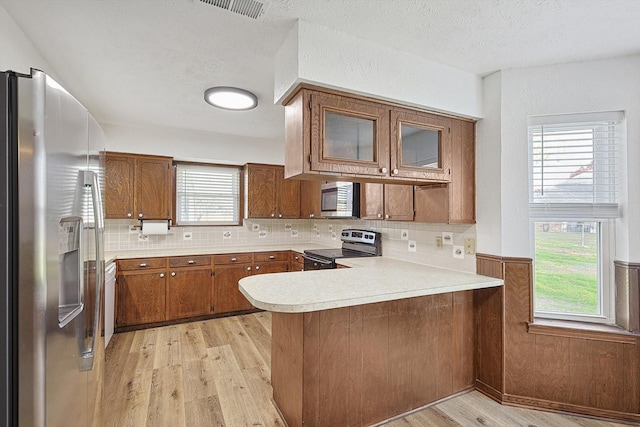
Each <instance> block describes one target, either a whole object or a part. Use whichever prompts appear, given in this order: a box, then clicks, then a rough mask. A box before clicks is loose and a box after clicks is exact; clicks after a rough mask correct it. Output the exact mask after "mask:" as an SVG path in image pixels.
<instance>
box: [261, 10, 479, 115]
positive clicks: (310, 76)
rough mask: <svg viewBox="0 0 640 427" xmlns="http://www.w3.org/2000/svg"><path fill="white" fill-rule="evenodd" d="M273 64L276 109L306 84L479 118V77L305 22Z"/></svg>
mask: <svg viewBox="0 0 640 427" xmlns="http://www.w3.org/2000/svg"><path fill="white" fill-rule="evenodd" d="M328 46H330V48H328ZM276 64H278V66H277V67H276V70H275V84H274V91H275V93H274V98H275V101H276V103H277V102H280V101H281V100H282V98H284V97H285V96H286V95H287V93H288V92H290V90H291V89H292V85H295V84H297V83H298V82H310V83H315V84H318V85H321V86H325V87H331V88H336V89H344V90H348V91H350V92H355V93H361V94H364V95H369V96H374V97H377V98H382V99H387V100H391V101H397V102H401V103H403V104H407V105H414V106H418V107H426V108H429V109H432V110H435V111H442V112H449V113H453V114H457V115H462V116H467V117H476V118H477V117H482V79H481V78H480V77H479V76H477V75H475V74H472V73H469V72H466V71H462V70H459V69H457V68H453V67H449V66H447V65H443V64H440V63H437V62H434V61H431V60H429V59H426V58H423V57H420V56H416V55H413V54H411V53H407V52H402V51H399V50H396V49H392V48H390V47H387V46H383V45H381V44H378V43H374V42H371V41H369V40H365V39H361V38H358V37H355V36H352V35H350V34H346V33H343V32H340V31H337V30H334V29H331V28H327V27H323V26H320V25H315V24H311V23H308V22H305V21H298V23H297V25H296V26H295V27H294V28H293V29H292V30H291V32H290V33H289V35H288V36H287V39H286V40H285V42H284V43H283V45H282V47H281V48H280V50H279V51H278V55H277V57H276ZM296 77H297V78H296Z"/></svg>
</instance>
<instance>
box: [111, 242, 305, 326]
mask: <svg viewBox="0 0 640 427" xmlns="http://www.w3.org/2000/svg"><path fill="white" fill-rule="evenodd" d="M292 254H293V252H291V251H273V252H256V253H250V252H249V253H236V254H220V255H213V256H211V255H197V256H183V257H171V258H133V259H126V260H118V261H117V262H116V268H117V271H118V273H117V278H118V279H117V283H118V285H117V287H116V309H115V311H116V328H118V329H120V328H125V327H136V326H144V325H148V324H155V323H162V322H165V323H166V322H171V321H177V320H181V319H191V318H197V317H202V316H208V315H211V314H223V313H233V312H239V311H247V310H253V309H254V308H255V307H253V305H251V303H250V302H249V301H248V300H247V299H246V298H245V297H244V295H242V293H241V292H240V290H239V288H238V282H239V281H240V279H242V278H244V277H247V276H251V275H252V274H265V273H281V272H286V271H289V263H290V262H291V260H292V259H294V255H292ZM295 254H296V255H295V257H296V259H295V262H296V263H299V265H300V269H301V268H302V265H303V264H302V256H301V254H299V253H297V252H296V253H295Z"/></svg>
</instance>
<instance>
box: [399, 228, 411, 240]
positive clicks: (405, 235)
mask: <svg viewBox="0 0 640 427" xmlns="http://www.w3.org/2000/svg"><path fill="white" fill-rule="evenodd" d="M400 240H409V230H400Z"/></svg>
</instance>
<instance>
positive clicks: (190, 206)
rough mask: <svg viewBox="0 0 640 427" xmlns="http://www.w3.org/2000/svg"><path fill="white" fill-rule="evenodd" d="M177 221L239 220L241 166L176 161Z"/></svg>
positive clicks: (230, 222) (225, 222)
mask: <svg viewBox="0 0 640 427" xmlns="http://www.w3.org/2000/svg"><path fill="white" fill-rule="evenodd" d="M176 212H177V214H176V222H177V223H178V224H180V225H235V224H239V223H240V168H238V167H236V166H219V165H211V166H207V165H200V164H198V165H194V164H182V163H178V164H177V165H176Z"/></svg>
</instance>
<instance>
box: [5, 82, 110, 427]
mask: <svg viewBox="0 0 640 427" xmlns="http://www.w3.org/2000/svg"><path fill="white" fill-rule="evenodd" d="M0 76H2V81H1V82H0V85H1V87H0V109H1V111H2V116H1V117H0V132H1V133H0V135H1V136H0V139H2V140H3V141H4V144H3V147H2V150H0V173H1V174H2V181H1V185H0V208H1V209H0V241H1V242H2V247H1V248H0V274H2V278H1V279H0V386H1V387H2V389H1V390H0V394H1V399H0V425H2V426H5V425H6V426H20V427H22V426H24V427H27V426H28V427H44V426H47V427H57V426H65V427H69V426H82V427H85V426H93V425H99V424H100V404H99V401H100V399H101V390H102V375H103V366H104V344H103V338H102V335H101V331H102V313H103V311H102V305H103V301H104V299H103V293H104V286H103V283H104V256H103V243H102V242H103V231H104V216H103V205H102V197H101V193H102V188H103V182H104V181H103V178H102V177H103V165H104V161H103V159H102V158H101V154H100V153H101V152H103V151H104V150H103V149H104V136H103V134H102V131H101V129H100V127H99V126H98V124H97V122H96V121H95V120H94V119H93V117H92V116H91V115H90V114H89V113H88V112H87V110H86V109H85V108H84V107H83V106H82V105H81V104H80V103H79V102H78V101H77V100H76V99H75V98H74V97H73V96H71V95H70V94H69V93H68V92H67V91H65V90H64V89H63V88H62V87H61V86H60V85H59V84H58V83H56V82H55V81H54V80H53V79H52V78H51V77H49V76H47V75H46V74H44V73H43V72H41V71H37V70H31V74H30V75H24V74H19V73H15V72H10V71H9V72H1V73H0Z"/></svg>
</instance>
